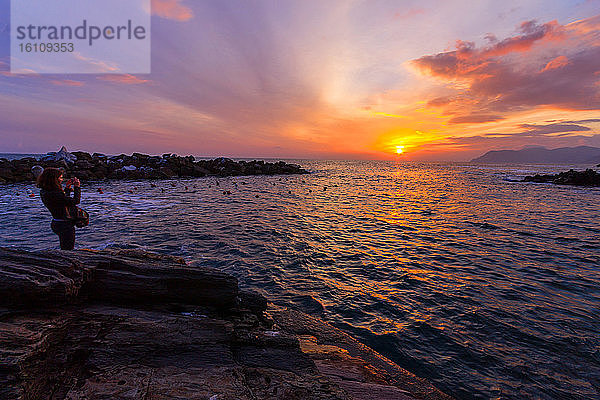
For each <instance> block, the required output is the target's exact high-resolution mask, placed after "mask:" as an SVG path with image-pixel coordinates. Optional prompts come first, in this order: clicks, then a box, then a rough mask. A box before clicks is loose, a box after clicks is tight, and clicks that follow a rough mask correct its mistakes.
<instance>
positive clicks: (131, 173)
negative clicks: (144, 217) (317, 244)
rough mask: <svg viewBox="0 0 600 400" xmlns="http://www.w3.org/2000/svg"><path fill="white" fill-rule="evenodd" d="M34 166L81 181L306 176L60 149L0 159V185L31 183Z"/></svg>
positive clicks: (280, 169)
mask: <svg viewBox="0 0 600 400" xmlns="http://www.w3.org/2000/svg"><path fill="white" fill-rule="evenodd" d="M38 166H41V167H43V168H46V167H56V168H62V169H63V170H64V171H65V177H66V178H70V177H77V178H79V179H80V180H81V181H90V180H103V179H169V178H180V177H203V176H240V175H278V174H284V175H289V174H306V173H308V172H307V171H305V170H304V169H302V168H301V167H300V166H299V165H296V164H289V163H286V162H283V161H279V162H265V161H262V160H258V161H257V160H253V161H233V160H231V159H229V158H217V159H214V160H198V161H196V159H195V157H193V156H187V157H182V156H178V155H175V154H164V155H162V156H150V155H147V154H141V153H133V154H132V155H125V154H121V155H117V156H106V155H104V154H100V153H94V154H89V153H85V152H82V151H74V152H72V153H69V152H67V151H66V149H65V148H64V147H63V148H62V149H61V150H60V151H59V152H57V153H48V155H47V156H44V157H42V158H41V159H40V160H38V159H36V158H33V157H26V158H22V159H18V160H7V159H4V158H0V183H15V182H26V181H33V180H34V179H35V172H36V167H38Z"/></svg>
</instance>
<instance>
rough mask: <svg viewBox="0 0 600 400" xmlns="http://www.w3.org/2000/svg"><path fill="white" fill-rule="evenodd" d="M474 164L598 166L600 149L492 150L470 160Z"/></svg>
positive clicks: (530, 148)
mask: <svg viewBox="0 0 600 400" xmlns="http://www.w3.org/2000/svg"><path fill="white" fill-rule="evenodd" d="M471 162H474V163H489V164H495V163H514V164H526V163H531V164H598V163H600V148H598V147H590V146H579V147H560V148H557V149H547V148H545V147H541V146H540V147H527V148H524V149H521V150H493V151H488V152H487V153H485V154H484V155H482V156H480V157H477V158H474V159H472V160H471Z"/></svg>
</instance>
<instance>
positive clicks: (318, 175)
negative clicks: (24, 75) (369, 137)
mask: <svg viewBox="0 0 600 400" xmlns="http://www.w3.org/2000/svg"><path fill="white" fill-rule="evenodd" d="M297 162H298V163H300V164H301V165H303V166H305V167H307V168H309V169H310V170H311V171H313V173H312V174H310V175H306V176H291V177H280V176H273V177H265V176H260V177H235V178H221V179H215V178H201V179H189V180H173V181H160V182H157V184H158V187H156V188H151V187H150V183H149V182H111V183H106V182H103V183H94V184H87V185H85V186H84V195H83V203H82V207H84V208H85V209H86V210H88V211H89V212H90V214H91V218H92V223H91V225H90V227H88V228H84V229H82V230H79V231H78V238H77V243H78V246H79V247H91V248H104V247H107V246H113V247H142V248H145V249H148V250H155V251H160V252H165V253H170V254H176V255H181V256H184V257H186V258H187V259H188V260H190V261H191V262H192V264H193V265H207V266H213V267H217V268H219V269H221V270H224V271H227V272H230V273H232V274H234V275H236V276H237V277H239V279H240V282H241V284H242V285H243V286H248V287H255V288H259V289H260V290H261V291H262V292H263V293H264V294H266V295H267V296H268V297H269V299H271V300H272V301H274V302H278V303H282V304H287V305H290V304H291V305H294V306H296V307H298V308H300V309H302V310H304V311H307V312H309V313H311V314H313V315H318V316H320V317H322V318H324V319H325V320H327V321H329V322H331V323H332V324H334V325H335V326H337V327H339V328H341V329H343V330H345V331H347V332H349V333H351V334H352V335H354V336H355V337H357V338H358V339H360V340H361V341H362V342H364V343H365V344H367V345H369V346H371V347H373V348H374V349H376V350H377V351H379V352H380V353H382V354H384V355H386V356H387V357H388V358H390V359H392V360H394V361H395V362H397V363H398V364H400V365H401V366H403V367H405V368H407V369H409V370H410V371H412V372H414V373H415V374H417V375H419V376H422V377H426V378H428V379H430V380H431V381H433V382H434V383H435V384H436V385H437V386H438V387H439V388H440V389H442V390H444V391H446V392H448V393H450V394H452V395H454V396H455V397H457V398H461V399H470V398H485V399H487V398H503V399H504V398H506V399H528V398H532V399H533V398H535V399H538V398H541V399H594V398H596V399H597V398H600V394H599V392H600V317H599V315H600V226H599V225H598V221H600V206H599V204H600V189H598V188H577V187H568V186H553V185H548V184H529V183H528V184H526V183H519V182H513V181H512V180H513V179H518V178H520V177H522V176H524V175H526V174H530V173H534V172H558V171H562V170H565V169H568V168H569V166H552V165H541V166H540V165H537V166H531V165H528V166H485V165H468V164H465V165H461V164H401V163H394V162H347V161H331V162H328V161H297ZM583 167H584V166H579V168H580V169H581V168H583ZM186 187H187V188H186ZM98 188H102V189H103V191H104V194H99V193H98V192H97V189H98ZM27 189H31V190H33V192H34V193H35V195H36V196H35V197H34V198H30V197H29V196H28V193H27ZM129 191H131V193H130V192H129ZM223 191H231V194H230V195H227V194H225V195H224V194H223ZM0 209H1V210H2V212H1V214H0V244H1V245H3V246H7V245H8V246H16V247H25V248H30V249H41V248H48V247H52V246H56V245H57V239H56V237H55V236H54V235H53V234H52V233H51V231H50V227H49V224H50V216H49V214H48V212H47V211H45V209H43V208H42V205H41V202H40V200H39V196H38V191H37V189H35V188H33V186H32V185H26V184H18V185H7V186H0Z"/></svg>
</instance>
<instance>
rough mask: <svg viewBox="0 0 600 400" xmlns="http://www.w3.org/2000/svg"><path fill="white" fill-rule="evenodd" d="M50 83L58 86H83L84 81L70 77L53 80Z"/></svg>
mask: <svg viewBox="0 0 600 400" xmlns="http://www.w3.org/2000/svg"><path fill="white" fill-rule="evenodd" d="M50 83H52V84H53V85H57V86H83V82H79V81H73V80H70V79H62V80H51V81H50Z"/></svg>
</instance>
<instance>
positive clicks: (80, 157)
mask: <svg viewBox="0 0 600 400" xmlns="http://www.w3.org/2000/svg"><path fill="white" fill-rule="evenodd" d="M63 148H64V147H63ZM71 154H73V155H74V156H75V157H77V161H92V159H93V157H92V156H91V155H90V153H86V152H84V151H74V152H73V153H71Z"/></svg>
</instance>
